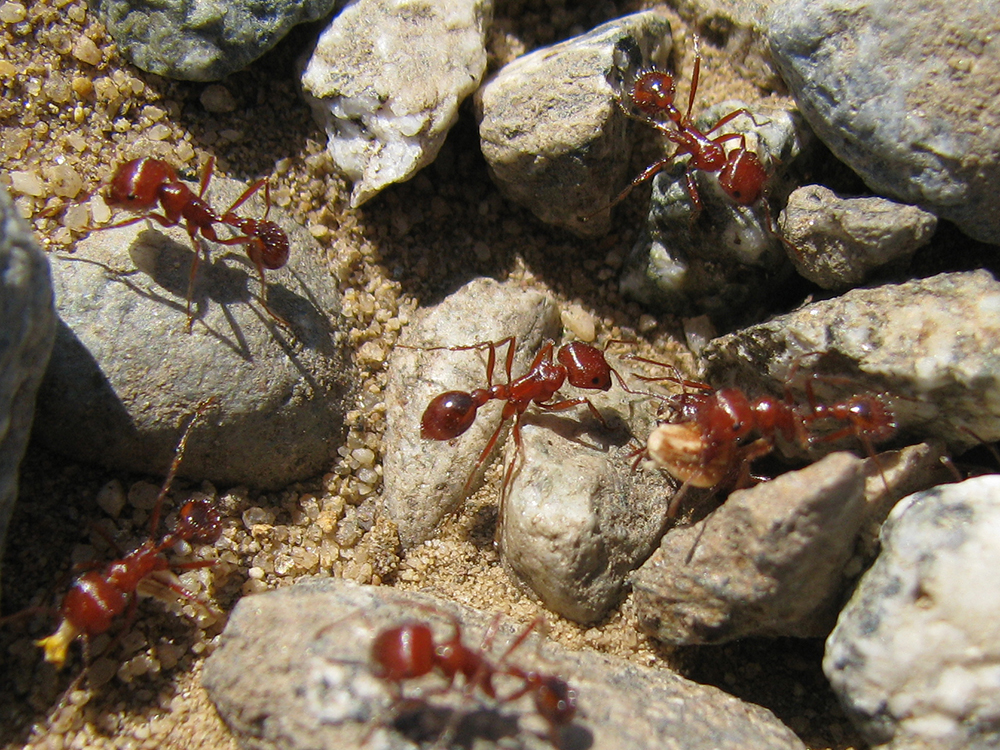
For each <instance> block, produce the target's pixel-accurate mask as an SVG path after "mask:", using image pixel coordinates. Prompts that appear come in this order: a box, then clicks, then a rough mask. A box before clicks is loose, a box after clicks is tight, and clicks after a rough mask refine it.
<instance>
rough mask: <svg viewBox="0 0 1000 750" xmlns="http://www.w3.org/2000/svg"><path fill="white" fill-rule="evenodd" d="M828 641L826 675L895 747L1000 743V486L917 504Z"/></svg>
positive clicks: (922, 497) (898, 522) (897, 521)
mask: <svg viewBox="0 0 1000 750" xmlns="http://www.w3.org/2000/svg"><path fill="white" fill-rule="evenodd" d="M882 545H883V549H882V554H881V555H880V556H879V558H878V560H877V561H876V562H875V565H874V566H872V568H871V569H870V570H869V571H868V572H867V573H866V574H865V575H864V577H863V578H862V579H861V582H860V584H859V585H858V588H857V591H856V592H855V593H854V596H853V598H852V599H851V601H850V603H849V604H848V605H847V607H846V608H845V609H844V611H843V612H842V613H841V616H840V620H839V622H838V624H837V627H836V629H835V630H834V631H833V633H832V634H831V636H830V638H829V640H828V641H827V647H826V658H825V659H824V662H823V670H824V672H825V673H826V675H827V677H829V679H830V681H831V683H832V684H833V687H834V690H835V691H836V692H837V695H838V697H839V698H840V700H841V702H842V703H843V705H844V706H845V708H846V710H847V712H848V714H849V715H850V716H851V717H852V719H854V721H855V723H857V724H858V726H859V727H860V728H861V729H862V731H863V732H864V733H865V735H866V737H867V738H868V739H869V740H870V741H871V742H872V743H873V744H877V745H879V746H884V747H887V748H907V749H910V748H935V749H936V750H949V749H951V748H954V749H955V750H957V749H958V748H972V747H977V748H978V747H995V746H996V745H997V743H998V741H1000V731H998V729H997V721H996V717H997V716H998V715H1000V666H997V665H998V663H1000V590H998V589H997V587H996V586H995V581H996V578H995V576H996V571H997V568H998V566H1000V476H995V475H994V476H983V477H977V478H975V479H969V480H967V481H965V482H962V483H961V484H957V485H945V486H942V487H937V488H935V489H932V490H928V491H926V492H921V493H917V494H916V495H911V496H910V497H909V498H907V499H905V500H903V501H902V502H900V503H899V505H897V506H896V508H895V509H894V510H893V511H892V513H890V515H889V518H888V520H887V521H886V524H885V526H884V527H883V529H882Z"/></svg>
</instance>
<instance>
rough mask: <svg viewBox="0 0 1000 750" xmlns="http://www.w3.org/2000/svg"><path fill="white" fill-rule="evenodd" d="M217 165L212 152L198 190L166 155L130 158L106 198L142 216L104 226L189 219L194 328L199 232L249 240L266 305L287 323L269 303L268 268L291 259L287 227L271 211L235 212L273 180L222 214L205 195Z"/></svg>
mask: <svg viewBox="0 0 1000 750" xmlns="http://www.w3.org/2000/svg"><path fill="white" fill-rule="evenodd" d="M214 166H215V158H214V157H212V158H210V159H209V160H208V161H207V162H206V163H205V168H204V169H203V170H202V175H201V180H200V186H199V190H198V194H197V195H195V194H194V193H193V192H192V191H191V189H190V188H189V187H188V186H187V185H185V184H184V183H183V182H181V180H180V178H179V177H178V176H177V171H176V170H175V169H174V168H173V167H172V166H170V164H168V163H167V162H165V161H163V160H162V159H154V158H152V157H148V156H146V157H142V158H139V159H132V160H131V161H127V162H125V163H124V164H122V165H121V166H119V167H118V169H116V170H115V173H114V175H113V176H112V178H111V182H110V184H109V185H108V192H107V196H106V198H105V200H106V201H107V203H108V205H109V206H113V207H115V208H124V209H127V210H129V211H135V212H139V216H136V217H134V218H132V219H127V220H126V221H121V222H118V223H116V224H110V225H108V226H106V227H101V228H102V229H115V228H118V227H126V226H129V225H131V224H135V223H137V222H140V221H143V220H144V219H152V220H154V221H156V222H157V223H158V224H160V225H161V226H163V227H174V226H178V225H180V224H181V223H182V222H183V224H184V228H185V229H186V230H187V233H188V236H189V237H190V238H191V244H192V245H193V246H194V248H195V254H194V260H193V261H192V262H191V275H190V278H189V280H188V293H187V317H188V323H187V327H188V330H189V331H190V330H191V324H192V321H193V317H192V315H191V299H192V297H193V295H194V279H195V274H196V273H197V271H198V263H199V260H200V253H199V247H200V246H199V244H198V242H197V240H198V234H199V233H200V234H201V236H202V237H204V238H205V239H207V240H210V241H211V242H216V243H218V244H220V245H247V246H248V247H247V254H248V255H249V256H250V259H251V260H252V261H253V262H254V264H255V265H256V266H257V270H258V272H259V273H260V278H261V287H262V288H263V292H262V294H263V295H264V296H263V299H264V308H265V309H266V310H267V311H268V313H270V315H271V316H272V317H274V318H275V319H276V320H278V321H279V322H281V323H284V321H283V320H282V319H281V318H279V317H278V316H277V315H275V314H274V313H273V312H272V311H271V309H270V308H269V307H268V306H267V301H266V299H267V297H266V295H267V287H266V286H265V284H264V268H265V267H266V268H269V269H276V268H281V267H282V266H283V265H284V264H285V263H286V262H287V260H288V252H289V250H288V237H287V236H286V235H285V232H284V230H282V229H281V227H279V226H278V225H277V224H275V223H274V222H272V221H267V220H266V213H265V219H264V220H262V221H257V220H255V219H245V218H243V217H240V216H237V215H236V214H235V213H233V212H234V210H235V209H236V208H237V207H239V206H240V205H241V204H242V203H243V202H245V201H246V200H247V199H248V198H249V197H250V196H251V195H253V194H254V193H255V192H257V191H258V190H260V188H261V186H262V185H265V184H266V182H267V181H266V180H258V181H257V182H255V183H253V184H252V185H251V186H250V187H248V188H247V189H246V190H245V191H244V192H243V194H242V195H241V196H240V197H239V198H238V199H237V200H236V202H235V203H233V205H232V206H230V207H229V209H228V210H227V211H226V212H225V214H223V215H222V216H219V215H218V214H217V213H216V212H215V210H214V209H213V208H212V207H211V206H210V205H209V204H208V202H207V201H206V200H205V191H206V190H207V189H208V184H209V182H210V181H211V179H212V171H213V169H214ZM157 205H159V207H160V208H161V210H162V212H163V213H157V212H156V211H155V210H154V209H155V208H156V206H157ZM268 211H270V200H268ZM215 224H225V225H228V226H230V227H233V228H235V229H239V230H240V231H242V232H244V234H242V235H237V236H234V237H226V238H220V237H219V236H218V235H217V234H216V232H215V226H214V225H215ZM286 325H287V324H286Z"/></svg>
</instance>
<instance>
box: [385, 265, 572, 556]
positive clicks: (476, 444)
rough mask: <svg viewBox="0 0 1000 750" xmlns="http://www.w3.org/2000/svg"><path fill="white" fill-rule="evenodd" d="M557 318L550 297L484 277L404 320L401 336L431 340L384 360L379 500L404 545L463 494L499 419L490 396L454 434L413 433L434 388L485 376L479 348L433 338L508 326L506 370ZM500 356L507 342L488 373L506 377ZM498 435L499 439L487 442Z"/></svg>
mask: <svg viewBox="0 0 1000 750" xmlns="http://www.w3.org/2000/svg"><path fill="white" fill-rule="evenodd" d="M559 328H560V322H559V312H558V310H557V309H556V306H555V303H554V302H553V301H552V300H551V299H550V298H549V297H546V296H544V295H542V294H541V293H539V292H535V291H529V290H525V289H522V288H520V287H519V286H517V285H516V284H513V283H510V284H499V283H497V282H495V281H493V280H492V279H486V278H479V279H475V280H473V281H471V282H469V283H468V284H466V285H465V286H464V287H462V288H461V289H459V290H458V291H457V292H455V293H453V294H452V295H450V296H449V297H448V298H447V299H445V300H444V301H443V302H441V303H440V304H438V305H437V306H436V307H434V308H433V309H431V310H429V311H427V312H426V313H425V314H423V315H422V316H421V317H420V318H419V319H418V320H417V321H416V322H415V323H413V324H411V326H410V328H409V330H408V332H407V334H406V336H405V339H404V343H405V344H407V345H408V346H414V347H438V349H436V350H434V351H426V350H419V349H406V348H400V347H397V348H396V349H395V350H394V351H393V354H392V358H391V359H390V361H389V368H388V371H389V382H388V384H387V385H386V391H385V401H386V436H385V445H386V452H385V459H384V462H383V488H384V490H383V502H384V504H385V510H386V512H387V513H388V515H389V517H390V518H392V520H393V521H394V522H395V523H396V525H397V526H398V527H399V535H400V539H401V540H402V542H403V546H404V547H406V548H409V547H413V546H415V545H417V544H420V543H422V542H424V541H426V540H427V539H429V538H430V537H431V536H432V535H433V533H434V530H435V528H436V527H437V525H438V524H439V523H440V522H441V520H442V519H443V518H444V517H445V516H447V515H448V514H450V513H452V512H453V511H454V510H455V509H456V508H457V507H458V506H459V505H460V504H461V503H462V501H463V500H464V499H465V495H466V492H467V491H468V490H473V489H475V488H476V487H477V486H478V484H479V483H480V481H481V479H482V473H483V470H484V469H485V462H484V464H483V465H482V466H480V467H478V468H477V467H476V462H477V460H478V459H479V455H480V453H481V451H482V450H483V449H484V447H485V446H486V444H487V442H488V441H489V439H490V436H491V435H492V434H493V433H494V431H495V430H496V428H497V426H498V424H499V423H500V412H501V410H502V405H501V402H498V401H493V402H491V403H488V404H486V405H485V406H483V407H481V408H480V409H479V412H478V415H477V417H476V421H475V423H474V424H473V425H472V426H471V427H470V428H469V430H468V431H467V432H465V433H464V434H463V435H461V436H460V437H458V438H456V439H453V440H446V441H437V440H424V439H423V438H421V437H420V420H421V416H422V415H423V413H424V410H425V409H426V408H427V406H428V404H430V402H431V400H432V399H433V398H434V397H435V396H437V395H438V394H440V393H444V392H446V391H452V390H458V391H466V392H468V391H471V390H473V389H474V388H485V387H486V386H487V380H486V366H485V365H486V359H487V352H486V350H480V351H479V352H476V351H443V350H441V348H442V347H444V348H447V347H449V346H468V345H471V344H477V343H485V342H489V341H494V342H495V341H500V340H501V339H503V338H505V337H507V336H516V337H517V348H516V352H515V357H514V361H513V367H512V370H511V372H512V375H513V377H515V378H517V377H519V376H520V375H522V374H524V372H525V371H526V370H527V369H528V366H529V365H530V364H531V361H532V360H533V359H534V357H535V355H536V354H537V352H538V350H539V349H540V348H541V346H542V343H543V342H544V341H545V340H546V339H552V338H555V336H556V335H557V333H558V331H559ZM505 356H506V347H505V348H504V349H502V350H501V351H500V352H499V356H498V360H497V364H496V367H495V371H494V377H493V382H494V383H503V382H506V375H505V374H504V357H505ZM501 439H502V434H501ZM500 445H501V443H500V442H499V441H498V443H497V445H496V448H499V447H500ZM491 455H494V453H492V452H491ZM489 458H490V456H487V460H488V459H489ZM467 483H468V487H467V486H466V485H467Z"/></svg>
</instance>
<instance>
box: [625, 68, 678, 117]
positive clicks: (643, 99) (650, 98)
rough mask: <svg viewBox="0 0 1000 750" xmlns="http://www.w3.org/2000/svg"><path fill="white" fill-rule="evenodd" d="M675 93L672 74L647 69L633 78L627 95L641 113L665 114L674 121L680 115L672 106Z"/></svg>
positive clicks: (675, 88)
mask: <svg viewBox="0 0 1000 750" xmlns="http://www.w3.org/2000/svg"><path fill="white" fill-rule="evenodd" d="M676 93H677V84H675V83H674V77H673V76H672V75H670V74H669V73H664V72H663V71H660V70H647V71H645V72H643V73H640V74H639V75H638V77H637V78H636V79H635V83H633V84H632V87H631V88H630V89H629V91H628V97H629V99H630V100H631V101H632V104H634V105H635V107H636V108H637V109H638V110H639V111H641V112H642V113H643V114H645V115H649V116H650V117H654V116H656V115H662V114H665V115H666V116H667V117H668V118H669V119H671V120H674V121H675V122H676V121H678V120H679V119H680V116H681V114H680V112H679V111H678V110H677V108H676V107H675V106H674V95H675V94H676Z"/></svg>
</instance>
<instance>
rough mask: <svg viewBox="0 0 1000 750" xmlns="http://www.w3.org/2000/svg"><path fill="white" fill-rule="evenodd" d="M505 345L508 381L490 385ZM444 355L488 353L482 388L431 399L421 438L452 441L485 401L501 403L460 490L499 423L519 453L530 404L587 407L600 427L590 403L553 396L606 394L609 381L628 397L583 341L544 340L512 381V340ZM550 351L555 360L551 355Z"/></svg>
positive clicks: (548, 407) (489, 445)
mask: <svg viewBox="0 0 1000 750" xmlns="http://www.w3.org/2000/svg"><path fill="white" fill-rule="evenodd" d="M505 344H506V345H507V359H506V368H505V371H506V373H507V382H506V383H499V384H496V385H494V383H493V368H494V365H495V364H496V350H497V349H498V348H499V347H502V346H504V345H505ZM441 348H443V349H447V350H449V351H465V350H469V349H483V348H487V349H489V357H488V361H487V364H486V383H487V387H486V388H477V389H475V390H473V391H471V392H466V391H447V392H445V393H442V394H440V395H438V396H436V397H435V398H434V399H433V400H432V401H431V402H430V404H428V406H427V408H426V409H425V410H424V414H423V416H422V417H421V420H420V436H421V437H422V438H425V439H428V440H451V439H452V438H456V437H458V436H459V435H461V434H462V433H464V432H465V431H466V430H468V429H469V428H470V427H471V426H472V424H473V422H475V420H476V413H477V412H478V410H479V407H481V406H483V405H484V404H486V403H487V402H488V401H491V400H493V399H497V400H500V401H505V402H506V403H505V404H504V407H503V411H502V412H501V417H500V424H498V425H497V428H496V430H494V432H493V435H492V437H490V439H489V441H487V443H486V447H484V448H483V450H482V452H481V453H480V454H479V458H478V459H477V461H476V465H475V467H474V468H473V470H472V474H471V475H470V476H469V479H468V480H467V481H466V483H465V491H468V489H469V485H470V484H471V483H472V479H473V477H474V476H475V474H476V472H477V471H478V470H479V468H480V467H481V466H482V465H483V462H484V461H485V460H486V457H487V456H488V455H489V453H490V451H491V450H493V446H494V445H496V442H497V440H498V439H499V437H500V433H501V431H502V430H503V426H504V424H505V423H506V422H507V421H508V420H511V419H513V420H514V426H513V428H512V432H513V435H514V445H515V446H516V448H517V450H518V451H520V450H521V415H522V414H523V413H524V412H525V411H526V410H527V408H528V406H529V405H531V404H532V403H534V404H535V405H537V406H538V407H539V408H540V409H544V410H545V411H564V410H565V409H570V408H572V407H574V406H578V405H580V404H586V405H587V406H588V407H589V408H590V412H591V414H593V415H594V417H596V418H597V420H598V421H599V422H601V424H603V425H604V426H605V427H607V422H605V421H604V417H602V416H601V413H600V412H599V411H598V410H597V407H595V406H594V405H593V404H592V403H591V402H590V400H589V399H587V398H583V397H581V398H570V399H563V400H560V401H552V399H553V398H555V395H556V393H557V392H558V391H559V389H560V388H561V387H562V386H563V383H565V382H566V381H567V380H568V381H569V383H570V385H573V386H576V387H577V388H585V389H588V390H599V391H607V390H609V389H610V388H611V386H612V384H613V383H612V380H611V377H612V375H614V377H615V378H616V379H617V380H618V383H619V384H620V385H621V387H622V388H624V389H625V390H626V391H629V392H632V391H631V390H630V389H629V387H628V386H627V385H626V384H625V381H624V380H623V379H622V376H621V375H620V374H619V373H618V371H617V370H615V369H614V368H613V367H611V365H609V364H608V361H607V360H606V359H605V357H604V352H602V351H601V350H600V349H597V348H596V347H594V346H591V345H590V344H585V343H584V342H582V341H572V342H570V343H568V344H565V345H563V346H561V347H559V349H558V351H556V350H555V345H554V344H553V343H552V342H551V341H546V342H545V343H544V344H543V345H542V348H541V350H540V351H539V352H538V354H537V355H535V359H534V361H532V363H531V366H530V368H529V369H528V372H527V373H526V374H524V375H522V376H521V377H519V378H517V379H516V380H514V379H512V377H511V367H512V366H513V363H514V351H515V337H514V336H508V337H507V338H505V339H502V340H500V341H496V342H492V341H491V342H487V343H483V344H473V345H471V346H449V347H441ZM554 352H555V360H557V361H554V360H553V353H554ZM513 470H514V463H513V462H511V464H510V466H509V467H508V468H507V473H506V474H505V476H504V481H503V487H504V488H506V487H507V484H508V483H509V481H510V478H511V476H512V474H513Z"/></svg>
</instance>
